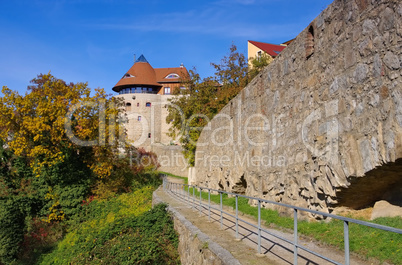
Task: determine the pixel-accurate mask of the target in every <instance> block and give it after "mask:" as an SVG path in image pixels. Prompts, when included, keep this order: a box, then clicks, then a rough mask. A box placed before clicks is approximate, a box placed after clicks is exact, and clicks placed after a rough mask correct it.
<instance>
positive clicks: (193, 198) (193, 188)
mask: <svg viewBox="0 0 402 265" xmlns="http://www.w3.org/2000/svg"><path fill="white" fill-rule="evenodd" d="M193 207H194V208H195V186H193Z"/></svg>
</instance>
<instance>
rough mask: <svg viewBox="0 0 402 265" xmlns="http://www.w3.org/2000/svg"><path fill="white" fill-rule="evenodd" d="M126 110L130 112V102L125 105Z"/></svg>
mask: <svg viewBox="0 0 402 265" xmlns="http://www.w3.org/2000/svg"><path fill="white" fill-rule="evenodd" d="M126 110H128V111H129V110H131V103H130V102H127V103H126Z"/></svg>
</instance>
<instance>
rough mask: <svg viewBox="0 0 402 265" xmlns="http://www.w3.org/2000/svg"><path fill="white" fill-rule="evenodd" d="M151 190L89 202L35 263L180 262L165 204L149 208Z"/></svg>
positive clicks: (175, 238) (148, 187) (142, 189)
mask: <svg viewBox="0 0 402 265" xmlns="http://www.w3.org/2000/svg"><path fill="white" fill-rule="evenodd" d="M153 190H154V188H153V187H151V186H146V187H143V188H141V189H139V190H136V191H134V192H132V193H127V194H123V195H120V196H118V197H116V198H113V199H111V200H107V201H93V202H91V203H89V204H88V207H87V208H86V213H85V214H84V216H85V217H84V218H85V221H84V222H77V224H75V225H73V226H72V228H70V230H69V233H68V234H67V235H66V236H65V237H64V239H63V240H62V241H61V242H60V243H59V244H58V245H57V247H56V248H55V249H54V250H53V251H52V252H51V253H49V254H46V255H43V256H42V257H41V259H40V261H39V262H38V263H37V264H99V263H103V264H137V263H141V264H144V263H149V264H179V263H180V261H179V256H178V253H177V245H178V237H177V235H176V233H175V231H174V229H173V224H172V221H171V219H170V217H169V216H168V214H167V212H166V211H165V208H166V207H165V205H159V206H157V207H155V208H154V209H151V208H152V206H151V203H152V192H153Z"/></svg>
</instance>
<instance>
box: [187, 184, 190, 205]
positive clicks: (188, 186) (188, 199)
mask: <svg viewBox="0 0 402 265" xmlns="http://www.w3.org/2000/svg"><path fill="white" fill-rule="evenodd" d="M187 201H188V202H190V185H187Z"/></svg>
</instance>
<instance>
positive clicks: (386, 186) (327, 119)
mask: <svg viewBox="0 0 402 265" xmlns="http://www.w3.org/2000/svg"><path fill="white" fill-rule="evenodd" d="M401 36H402V3H401V2H400V1H397V0H394V1H392V0H388V1H374V0H350V1H346V0H335V1H334V2H333V3H332V4H331V5H330V6H329V7H328V8H327V9H326V10H324V11H323V12H322V13H321V14H320V15H319V16H318V17H317V18H316V19H315V20H314V21H313V22H312V23H311V24H310V25H309V26H308V27H307V28H306V29H305V30H304V31H303V32H301V33H300V34H299V35H298V36H297V38H296V39H295V41H293V42H292V43H291V44H290V45H289V46H288V47H287V48H286V49H285V50H284V51H282V53H281V54H280V55H279V56H278V57H277V58H276V59H275V60H274V61H273V62H272V63H271V64H270V65H269V66H268V67H267V68H266V69H264V70H263V71H262V72H261V73H260V74H259V76H257V77H256V78H255V79H254V80H253V81H252V82H251V83H250V84H249V85H248V86H247V87H246V88H244V89H243V90H242V91H241V92H240V93H239V95H237V96H236V97H235V98H234V99H233V100H232V101H231V102H229V104H228V105H227V106H225V107H224V109H223V110H222V111H221V112H220V113H219V114H218V115H217V116H216V117H215V118H214V119H213V120H212V121H210V123H209V124H208V126H207V127H205V128H204V130H203V131H202V133H201V136H200V139H199V141H198V145H197V152H196V163H195V177H194V180H193V183H194V184H199V185H201V186H207V187H212V188H217V189H224V190H228V191H234V192H239V193H243V194H246V195H250V196H256V197H261V198H265V199H268V200H273V201H277V202H283V203H288V204H292V205H298V206H302V207H308V208H311V209H314V210H321V211H329V212H331V211H332V210H333V208H334V207H336V206H338V205H346V206H350V207H353V208H361V207H364V206H367V205H370V204H373V203H374V201H375V200H377V199H380V198H382V197H384V196H386V193H390V194H396V193H398V192H392V189H393V188H394V189H396V190H397V191H398V190H400V187H401V185H402V183H401V179H402V175H401V174H402V173H401V172H402V171H401V170H399V169H400V168H401V165H402V128H401V127H402V84H401V83H402V82H401V80H402V77H401V74H402V72H401V61H402V38H401ZM395 167H396V169H395ZM382 169H385V170H384V171H382ZM364 180H370V181H366V182H365V181H364ZM373 180H374V181H373ZM352 188H354V189H353V191H354V192H353V193H352V194H351V193H348V192H347V190H352ZM390 190H391V192H390ZM399 196H400V195H399ZM356 197H359V198H360V199H361V201H360V202H359V203H357V204H354V205H353V203H351V202H353V201H354V200H355V198H356ZM393 199H394V200H395V201H398V200H400V201H401V203H402V200H401V199H400V198H399V199H398V198H393Z"/></svg>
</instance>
